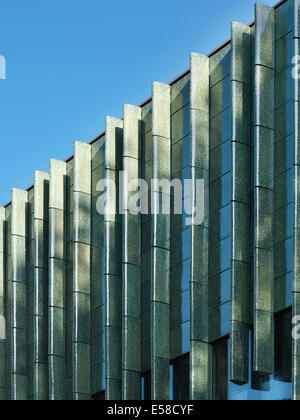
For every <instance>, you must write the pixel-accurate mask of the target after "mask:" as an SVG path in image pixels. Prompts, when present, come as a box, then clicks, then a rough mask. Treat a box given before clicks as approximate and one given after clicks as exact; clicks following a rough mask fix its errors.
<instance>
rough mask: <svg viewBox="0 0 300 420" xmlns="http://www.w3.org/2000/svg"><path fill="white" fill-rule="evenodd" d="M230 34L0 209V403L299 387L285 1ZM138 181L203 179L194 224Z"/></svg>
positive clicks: (295, 130)
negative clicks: (118, 207)
mask: <svg viewBox="0 0 300 420" xmlns="http://www.w3.org/2000/svg"><path fill="white" fill-rule="evenodd" d="M231 32H232V33H231V40H230V41H228V42H226V43H225V44H224V45H222V46H221V47H219V48H218V49H217V50H215V51H214V52H212V53H211V54H210V55H209V56H203V55H201V54H196V53H193V54H191V66H190V69H189V70H188V71H187V72H185V73H184V74H183V75H181V76H180V77H178V78H177V79H176V80H175V81H173V82H171V83H170V84H169V85H165V84H162V83H157V82H155V83H153V96H152V98H151V99H149V100H147V101H146V102H145V103H143V104H142V105H141V106H139V107H136V106H131V105H125V106H124V115H123V119H122V120H121V119H116V118H111V117H108V118H107V119H106V131H105V133H103V134H102V135H100V136H99V137H98V138H96V139H95V140H93V141H92V142H91V143H90V144H83V143H79V142H76V143H75V144H74V155H73V156H72V157H71V158H69V159H68V160H67V161H65V162H62V161H57V160H51V162H50V171H49V173H42V172H35V180H34V185H33V186H32V187H30V188H29V189H28V190H26V191H21V190H16V189H13V190H12V200H11V203H9V204H8V205H6V206H5V207H2V208H0V221H1V224H0V321H1V322H2V326H1V329H2V331H1V337H0V338H1V340H0V398H1V399H8V400H21V399H25V400H27V399H29V400H48V399H49V400H64V399H67V400H80V399H88V400H91V399H94V400H101V399H102V400H103V399H108V400H122V399H123V400H147V399H148V400H149V399H153V400H169V399H171V400H178V399H181V400H187V399H190V400H238V399H242V400H247V399H261V400H268V399H269V400H274V399H294V400H298V399H300V341H298V340H297V334H292V327H293V324H292V319H293V317H295V316H300V243H299V241H300V218H299V208H300V189H299V186H300V183H298V177H299V176H300V175H299V173H300V172H299V166H298V164H299V162H300V160H299V159H300V157H299V146H300V140H299V86H298V84H299V81H298V79H299V77H297V76H298V75H297V66H295V64H297V63H298V62H299V60H298V61H297V58H296V61H295V59H294V57H295V56H298V55H299V39H300V0H286V1H283V2H280V3H279V4H278V5H276V6H275V7H274V8H271V7H267V6H264V5H256V7H255V23H253V24H250V25H244V24H240V23H233V24H232V29H231ZM121 171H122V172H124V171H126V172H127V173H128V177H127V178H125V181H123V183H122V185H121V183H120V182H118V179H119V174H120V172H121ZM139 178H142V179H144V180H146V181H148V184H151V180H152V179H158V180H162V179H168V180H173V179H181V180H185V179H191V180H192V183H191V188H190V189H187V190H186V189H184V190H183V194H182V199H183V200H186V199H187V198H188V199H189V200H190V201H191V203H193V204H195V200H196V199H197V197H196V193H195V192H196V184H197V180H198V179H202V180H204V185H205V190H204V193H205V194H204V219H203V221H202V223H201V224H197V223H196V221H195V219H194V218H193V217H192V218H191V223H190V224H189V225H187V224H186V217H185V216H186V215H184V214H183V215H180V214H174V212H172V211H171V212H170V213H169V214H163V213H159V214H147V212H144V214H132V212H129V211H128V206H127V204H128V203H129V202H130V200H131V199H132V193H131V192H130V190H128V188H126V186H127V183H129V182H130V181H132V180H136V179H139ZM101 179H106V180H110V181H115V182H116V186H117V191H113V189H112V188H107V189H106V198H107V200H108V203H109V205H108V206H106V208H105V212H104V214H101V212H99V211H98V204H99V197H100V196H101V191H99V184H98V182H99V180H101ZM124 187H125V188H124ZM121 190H122V191H123V192H124V197H125V200H124V203H123V204H124V208H123V210H124V211H122V212H121V213H122V214H120V213H118V212H117V213H114V212H113V211H111V207H113V205H114V204H119V198H118V197H119V193H120V191H121ZM122 191H121V192H122ZM115 192H116V194H115ZM151 198H152V201H153V203H154V204H153V205H154V207H155V206H159V204H160V203H161V201H162V199H164V200H165V201H167V202H169V204H170V207H171V209H172V208H173V207H174V205H173V199H174V197H173V195H172V194H170V195H167V194H164V192H161V191H159V190H158V191H154V193H153V194H152V195H151Z"/></svg>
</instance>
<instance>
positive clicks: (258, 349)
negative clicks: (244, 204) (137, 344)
mask: <svg viewBox="0 0 300 420" xmlns="http://www.w3.org/2000/svg"><path fill="white" fill-rule="evenodd" d="M255 10H256V24H255V57H254V59H255V98H254V100H255V104H254V106H255V117H254V124H255V127H254V129H255V139H254V143H255V144H254V165H255V179H254V183H255V184H254V188H255V192H254V213H255V222H254V223H255V238H254V268H255V285H254V371H255V372H260V373H265V374H268V373H269V374H270V373H273V372H274V249H273V248H274V247H273V220H274V105H275V103H274V76H275V71H274V68H275V12H274V9H273V8H271V7H267V6H263V5H259V4H258V5H256V9H255Z"/></svg>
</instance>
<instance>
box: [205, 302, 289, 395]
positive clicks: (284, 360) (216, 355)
mask: <svg viewBox="0 0 300 420" xmlns="http://www.w3.org/2000/svg"><path fill="white" fill-rule="evenodd" d="M291 317H292V313H291V310H288V311H284V312H280V313H278V314H277V315H276V317H275V373H274V375H269V376H261V375H258V374H255V373H253V372H252V365H253V353H252V349H253V346H252V333H251V331H250V332H249V335H250V340H249V354H250V357H249V377H250V378H251V379H250V382H249V383H248V384H246V385H242V386H239V385H236V384H233V383H231V382H230V380H229V378H230V338H228V337H226V338H224V339H222V340H220V341H218V342H216V343H215V344H214V346H213V372H214V380H213V395H214V399H215V400H252V401H257V400H290V399H291V398H292V384H291V376H292V331H291V328H292V324H291Z"/></svg>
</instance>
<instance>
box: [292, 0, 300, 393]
mask: <svg viewBox="0 0 300 420" xmlns="http://www.w3.org/2000/svg"><path fill="white" fill-rule="evenodd" d="M294 25H295V26H294V55H295V56H297V55H298V56H299V55H300V1H299V0H294ZM299 117H300V116H299V79H298V78H295V79H294V127H295V147H294V274H293V275H294V281H293V316H300V166H299V164H300V126H299V122H300V118H299ZM292 356H293V374H292V381H293V399H294V400H295V401H299V400H300V341H299V340H296V339H293V354H292Z"/></svg>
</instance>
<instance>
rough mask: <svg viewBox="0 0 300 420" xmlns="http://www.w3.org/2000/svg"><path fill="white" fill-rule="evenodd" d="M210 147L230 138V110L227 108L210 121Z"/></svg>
mask: <svg viewBox="0 0 300 420" xmlns="http://www.w3.org/2000/svg"><path fill="white" fill-rule="evenodd" d="M210 137H211V138H210V147H211V149H213V148H215V147H217V146H220V145H221V144H222V143H225V142H226V141H228V140H230V138H231V110H230V108H228V109H227V110H225V111H223V112H222V113H221V114H219V115H217V116H216V117H215V118H213V119H212V120H211V122H210Z"/></svg>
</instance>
